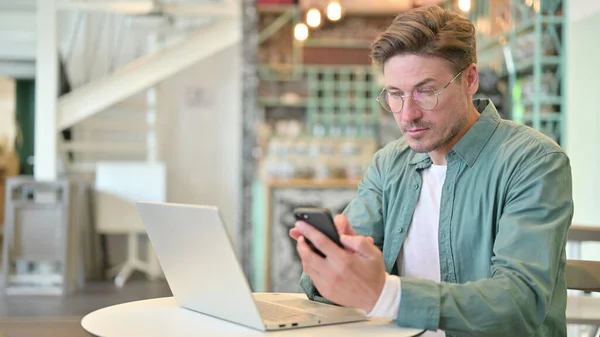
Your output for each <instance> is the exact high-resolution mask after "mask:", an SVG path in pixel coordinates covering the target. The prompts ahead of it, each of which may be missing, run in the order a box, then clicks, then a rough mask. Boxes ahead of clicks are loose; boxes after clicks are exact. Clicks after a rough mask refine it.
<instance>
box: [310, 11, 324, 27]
mask: <svg viewBox="0 0 600 337" xmlns="http://www.w3.org/2000/svg"><path fill="white" fill-rule="evenodd" d="M306 24H307V25H308V26H309V27H311V28H317V27H319V26H320V25H321V11H319V10H318V9H316V8H311V9H309V10H308V12H307V13H306Z"/></svg>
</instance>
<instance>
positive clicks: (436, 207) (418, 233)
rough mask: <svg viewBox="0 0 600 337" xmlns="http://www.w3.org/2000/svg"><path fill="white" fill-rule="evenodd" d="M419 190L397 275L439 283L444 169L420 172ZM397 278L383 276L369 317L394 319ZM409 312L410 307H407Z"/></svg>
mask: <svg viewBox="0 0 600 337" xmlns="http://www.w3.org/2000/svg"><path fill="white" fill-rule="evenodd" d="M421 179H422V180H423V182H422V188H421V194H420V195H419V200H418V201H417V206H416V208H415V212H414V214H413V217H412V221H411V223H410V228H409V231H408V234H407V236H406V238H405V240H404V245H403V248H402V250H401V251H400V254H399V256H398V260H397V261H398V262H397V265H398V271H399V274H400V276H409V277H411V278H420V279H426V280H431V281H435V282H440V250H439V245H438V232H439V221H440V202H441V198H442V188H443V187H444V181H445V180H446V166H442V165H431V166H430V167H428V168H426V169H424V170H422V171H421ZM401 292H402V287H401V283H400V277H398V276H396V275H387V276H386V281H385V286H384V287H383V291H382V292H381V295H380V296H379V299H378V300H377V303H376V304H375V307H374V308H373V310H372V311H371V312H370V313H369V314H368V316H370V317H385V318H390V319H395V318H396V317H397V316H398V309H399V307H400V294H401ZM408 310H410V308H408ZM444 335H445V334H444V332H442V331H437V332H432V331H428V332H426V333H425V334H423V336H444Z"/></svg>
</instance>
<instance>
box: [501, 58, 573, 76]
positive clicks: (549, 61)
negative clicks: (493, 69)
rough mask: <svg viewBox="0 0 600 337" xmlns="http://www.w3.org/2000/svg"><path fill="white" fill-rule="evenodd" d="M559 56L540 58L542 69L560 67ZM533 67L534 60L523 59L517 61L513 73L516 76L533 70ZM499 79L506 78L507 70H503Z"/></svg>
mask: <svg viewBox="0 0 600 337" xmlns="http://www.w3.org/2000/svg"><path fill="white" fill-rule="evenodd" d="M560 61H561V59H560V56H542V59H541V64H542V67H549V66H553V67H557V66H558V65H560ZM534 65H535V62H534V59H533V58H528V59H525V60H523V61H519V62H518V63H517V65H516V67H515V71H516V73H517V74H519V73H523V72H525V71H530V70H533V67H534ZM500 76H501V77H504V76H508V70H506V69H505V70H503V71H502V73H501V74H500Z"/></svg>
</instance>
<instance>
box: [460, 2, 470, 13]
mask: <svg viewBox="0 0 600 337" xmlns="http://www.w3.org/2000/svg"><path fill="white" fill-rule="evenodd" d="M458 8H459V9H460V10H461V11H463V12H468V11H470V10H471V0H458Z"/></svg>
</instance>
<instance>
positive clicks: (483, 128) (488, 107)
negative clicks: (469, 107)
mask: <svg viewBox="0 0 600 337" xmlns="http://www.w3.org/2000/svg"><path fill="white" fill-rule="evenodd" d="M473 104H474V105H475V108H477V111H478V112H479V113H481V116H479V118H478V119H477V122H475V124H474V125H473V126H472V127H471V128H470V129H469V131H467V133H466V134H465V135H464V136H463V137H462V138H461V139H460V140H459V141H458V142H457V143H456V144H455V145H454V147H453V148H452V150H451V151H450V153H452V152H454V153H456V154H457V155H458V156H459V157H460V158H461V159H462V160H464V161H465V162H466V163H467V165H469V166H473V164H474V163H475V161H476V160H477V157H479V154H480V153H481V151H482V150H483V147H484V146H485V144H486V143H487V141H488V140H489V139H490V138H491V137H492V134H493V133H494V131H495V130H496V128H497V127H498V124H500V120H501V118H500V115H499V114H498V111H497V110H496V107H495V106H494V104H493V103H492V101H490V100H489V99H475V100H473ZM430 162H431V158H429V154H427V153H416V152H413V158H412V159H411V160H410V163H411V164H413V165H416V164H419V165H418V166H419V168H424V167H427V166H429V165H430V164H431V163H430Z"/></svg>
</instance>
